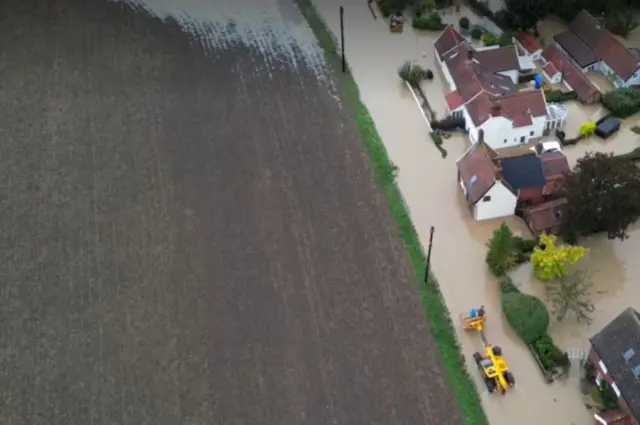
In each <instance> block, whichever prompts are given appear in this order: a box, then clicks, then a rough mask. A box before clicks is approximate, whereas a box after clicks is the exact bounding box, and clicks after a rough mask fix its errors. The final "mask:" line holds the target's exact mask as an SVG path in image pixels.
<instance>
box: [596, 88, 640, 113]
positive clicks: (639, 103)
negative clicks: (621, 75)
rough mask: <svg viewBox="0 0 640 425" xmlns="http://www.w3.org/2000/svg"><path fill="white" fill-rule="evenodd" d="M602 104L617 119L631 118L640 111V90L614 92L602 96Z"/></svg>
mask: <svg viewBox="0 0 640 425" xmlns="http://www.w3.org/2000/svg"><path fill="white" fill-rule="evenodd" d="M602 104H603V105H604V107H605V108H607V109H608V110H609V111H610V112H611V113H612V114H613V115H615V116H616V117H619V118H627V117H630V116H631V115H633V114H635V113H636V112H638V111H640V90H638V89H635V88H632V87H623V88H620V89H615V90H612V91H610V92H607V93H605V94H604V96H602Z"/></svg>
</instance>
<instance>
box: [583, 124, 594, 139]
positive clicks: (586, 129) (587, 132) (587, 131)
mask: <svg viewBox="0 0 640 425" xmlns="http://www.w3.org/2000/svg"><path fill="white" fill-rule="evenodd" d="M595 132H596V123H595V122H593V121H587V122H585V123H582V125H580V135H581V136H582V137H588V136H591V135H592V134H593V133H595Z"/></svg>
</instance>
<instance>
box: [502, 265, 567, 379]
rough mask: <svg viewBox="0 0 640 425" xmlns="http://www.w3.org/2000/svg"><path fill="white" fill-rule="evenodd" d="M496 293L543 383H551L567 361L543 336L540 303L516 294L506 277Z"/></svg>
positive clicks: (543, 316) (544, 327)
mask: <svg viewBox="0 0 640 425" xmlns="http://www.w3.org/2000/svg"><path fill="white" fill-rule="evenodd" d="M500 294H501V298H502V308H503V312H504V314H505V317H506V318H507V321H508V322H509V324H510V325H511V327H512V328H513V329H514V330H515V331H516V333H517V334H518V335H519V336H520V337H521V338H522V339H523V340H524V342H525V343H526V344H527V346H528V347H529V349H530V350H531V353H532V354H533V357H534V358H535V360H536V363H537V364H538V367H539V368H540V371H541V372H542V374H543V375H544V376H545V378H546V379H547V381H548V382H552V381H553V379H554V377H555V376H557V375H558V369H563V370H564V371H566V370H567V369H568V367H569V365H570V361H569V355H568V354H567V353H566V352H563V351H562V350H561V349H560V348H559V347H558V346H556V345H555V343H554V342H553V339H552V338H551V336H549V334H548V333H547V327H548V325H549V313H548V312H547V309H546V307H545V306H544V303H543V302H542V301H540V300H539V299H538V298H536V297H534V296H533V295H528V294H523V293H522V292H520V290H519V289H518V288H517V287H516V286H515V285H514V284H513V281H512V280H511V278H510V277H508V276H506V277H503V278H502V279H500Z"/></svg>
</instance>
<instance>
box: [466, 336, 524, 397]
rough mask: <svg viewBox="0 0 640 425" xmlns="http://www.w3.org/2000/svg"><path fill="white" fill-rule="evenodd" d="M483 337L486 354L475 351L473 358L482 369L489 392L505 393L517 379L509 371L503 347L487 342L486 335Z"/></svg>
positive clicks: (481, 372)
mask: <svg viewBox="0 0 640 425" xmlns="http://www.w3.org/2000/svg"><path fill="white" fill-rule="evenodd" d="M482 339H483V342H484V344H485V346H484V354H481V353H478V352H475V353H473V359H474V360H475V362H476V364H477V365H478V369H480V374H481V375H482V377H483V379H484V384H485V385H486V386H487V390H489V393H494V392H496V391H499V392H500V393H501V394H505V393H506V392H507V390H508V389H509V388H511V387H513V386H514V385H515V383H516V381H515V379H514V377H513V374H512V373H511V372H510V371H509V368H508V367H507V363H506V362H505V361H504V357H502V349H501V348H500V347H498V346H493V345H491V344H489V343H487V342H486V340H485V339H484V337H483V338H482Z"/></svg>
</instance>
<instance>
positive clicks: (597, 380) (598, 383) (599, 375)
mask: <svg viewBox="0 0 640 425" xmlns="http://www.w3.org/2000/svg"><path fill="white" fill-rule="evenodd" d="M596 385H598V386H599V387H600V386H602V375H601V374H600V372H598V374H597V375H596Z"/></svg>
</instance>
